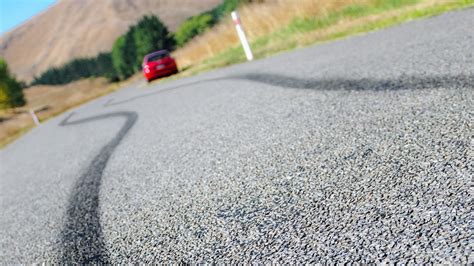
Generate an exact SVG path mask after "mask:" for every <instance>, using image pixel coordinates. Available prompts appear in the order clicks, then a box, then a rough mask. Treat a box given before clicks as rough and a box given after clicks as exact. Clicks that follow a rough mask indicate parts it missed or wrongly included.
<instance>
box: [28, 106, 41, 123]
mask: <svg viewBox="0 0 474 266" xmlns="http://www.w3.org/2000/svg"><path fill="white" fill-rule="evenodd" d="M30 115H31V118H33V122H35V124H36V126H39V125H40V122H39V119H38V117H37V116H36V114H35V111H33V109H30Z"/></svg>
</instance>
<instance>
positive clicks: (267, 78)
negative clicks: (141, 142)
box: [104, 73, 474, 107]
mask: <svg viewBox="0 0 474 266" xmlns="http://www.w3.org/2000/svg"><path fill="white" fill-rule="evenodd" d="M219 80H245V81H251V82H257V83H262V84H266V85H270V86H275V87H280V88H288V89H307V90H320V91H332V90H346V91H363V90H367V91H395V90H408V89H432V88H453V87H459V88H474V86H473V85H472V84H474V75H458V76H451V75H444V76H424V77H423V76H421V77H419V76H408V75H405V76H400V77H397V78H392V79H390V78H389V79H369V78H360V79H347V78H324V79H302V78H295V77H290V76H284V75H279V74H270V73H249V74H243V75H235V76H228V77H222V78H213V79H205V80H200V81H196V82H192V83H187V84H182V85H179V86H175V87H169V88H166V89H162V90H158V91H155V92H150V93H145V94H141V95H137V96H133V97H130V98H128V99H125V100H121V101H115V102H114V101H113V99H110V100H108V101H107V102H106V103H105V104H104V107H108V106H114V105H119V104H124V103H127V102H131V101H134V100H138V99H140V98H147V97H150V96H153V95H157V94H161V93H164V92H168V91H171V90H175V89H180V88H184V87H189V86H192V85H196V84H200V83H207V82H213V81H219Z"/></svg>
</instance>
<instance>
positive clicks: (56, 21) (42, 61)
mask: <svg viewBox="0 0 474 266" xmlns="http://www.w3.org/2000/svg"><path fill="white" fill-rule="evenodd" d="M220 2H221V1H220V0H199V1H196V0H100V1H97V0H81V1H77V0H60V1H58V3H56V4H55V5H53V6H51V7H50V8H49V9H48V10H46V11H45V12H43V13H41V14H39V15H37V16H35V17H33V18H32V19H31V20H29V21H27V22H26V23H24V24H22V25H21V26H19V27H17V28H15V29H14V30H12V31H10V32H8V33H6V34H4V35H3V36H2V37H1V38H0V56H2V57H4V58H5V59H6V60H7V62H8V63H9V66H10V68H11V70H12V72H14V73H15V74H16V75H17V77H18V78H19V79H22V80H26V81H30V80H31V79H32V78H33V77H34V76H35V75H38V74H40V73H41V72H43V71H45V70H46V69H48V68H49V67H51V66H58V65H61V64H63V63H65V62H67V61H69V60H70V59H72V58H75V57H85V56H94V55H96V54H98V53H99V52H102V51H109V50H110V49H111V47H112V44H113V42H114V41H115V39H116V38H117V37H118V36H119V35H121V34H122V33H124V32H125V31H126V30H127V29H128V27H129V26H130V25H131V24H134V23H135V22H136V21H137V20H138V19H139V18H140V17H142V16H143V15H145V14H149V13H152V14H155V15H157V16H159V17H160V18H161V19H162V20H163V22H164V23H165V24H166V25H167V26H168V27H169V29H170V30H172V31H173V30H175V29H176V28H177V27H178V25H179V24H180V23H181V22H182V21H184V20H185V19H186V18H187V17H189V16H192V15H194V14H197V13H200V12H202V11H204V10H208V9H211V8H212V7H214V6H216V5H217V4H219V3H220Z"/></svg>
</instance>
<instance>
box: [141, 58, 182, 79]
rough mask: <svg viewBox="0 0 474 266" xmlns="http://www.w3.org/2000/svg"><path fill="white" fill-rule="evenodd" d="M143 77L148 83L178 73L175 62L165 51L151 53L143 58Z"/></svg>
mask: <svg viewBox="0 0 474 266" xmlns="http://www.w3.org/2000/svg"><path fill="white" fill-rule="evenodd" d="M142 68H143V75H145V78H146V80H147V81H148V82H150V81H152V80H153V79H156V78H160V77H164V76H168V75H172V74H176V73H178V67H177V66H176V61H175V60H174V58H173V57H171V56H170V53H169V52H168V51H166V50H161V51H157V52H153V53H151V54H147V55H145V57H144V58H143V65H142Z"/></svg>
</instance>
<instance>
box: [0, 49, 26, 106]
mask: <svg viewBox="0 0 474 266" xmlns="http://www.w3.org/2000/svg"><path fill="white" fill-rule="evenodd" d="M23 105H25V98H24V96H23V86H22V84H21V83H20V82H18V81H17V80H16V79H15V77H14V76H13V75H12V74H11V73H10V70H9V69H8V65H7V62H6V61H5V60H4V59H2V58H0V109H7V108H16V107H20V106H23Z"/></svg>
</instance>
